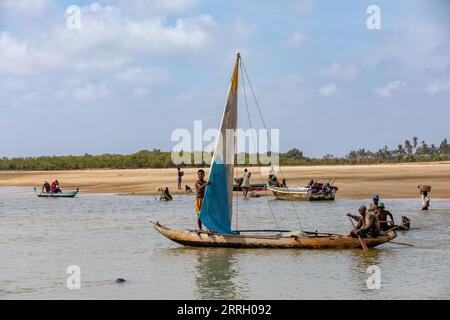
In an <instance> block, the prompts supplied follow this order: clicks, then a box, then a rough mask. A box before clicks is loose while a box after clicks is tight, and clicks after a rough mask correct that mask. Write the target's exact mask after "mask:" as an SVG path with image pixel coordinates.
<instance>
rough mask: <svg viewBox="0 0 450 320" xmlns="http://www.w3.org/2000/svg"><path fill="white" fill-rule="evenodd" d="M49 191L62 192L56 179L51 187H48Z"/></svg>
mask: <svg viewBox="0 0 450 320" xmlns="http://www.w3.org/2000/svg"><path fill="white" fill-rule="evenodd" d="M50 192H51V193H62V191H61V188H60V187H59V182H58V180H55V181H53V183H52V185H51V187H50Z"/></svg>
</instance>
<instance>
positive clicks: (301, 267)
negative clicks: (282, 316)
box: [0, 188, 450, 299]
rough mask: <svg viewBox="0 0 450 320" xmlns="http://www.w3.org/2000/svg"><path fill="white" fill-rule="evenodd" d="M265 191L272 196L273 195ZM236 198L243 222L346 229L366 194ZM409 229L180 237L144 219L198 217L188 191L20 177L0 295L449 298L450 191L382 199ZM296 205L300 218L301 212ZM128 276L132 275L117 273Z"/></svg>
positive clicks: (9, 199)
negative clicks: (44, 182) (376, 272)
mask: <svg viewBox="0 0 450 320" xmlns="http://www.w3.org/2000/svg"><path fill="white" fill-rule="evenodd" d="M269 199H271V198H270V197H269ZM269 199H267V198H265V197H262V198H254V199H250V200H248V201H244V200H243V199H240V200H239V202H238V207H239V228H241V229H243V228H255V227H256V228H274V227H275V226H276V224H275V222H274V218H273V217H272V214H271V210H270V208H272V211H273V212H274V216H275V218H276V219H277V222H278V224H279V226H280V227H281V228H299V221H300V222H301V223H302V225H303V228H304V229H305V230H316V229H318V230H320V231H327V232H348V231H349V230H350V227H351V226H350V223H349V221H348V220H347V218H346V217H345V213H346V212H349V211H352V212H355V211H356V209H357V208H358V207H359V206H360V205H361V204H368V202H369V201H368V200H367V201H360V200H358V201H353V200H337V201H336V202H333V203H309V202H304V203H303V202H297V203H294V204H293V203H291V202H283V201H276V200H269ZM385 203H386V205H387V206H388V209H390V210H391V212H393V213H394V215H395V217H396V218H397V220H398V221H399V220H400V216H402V215H406V216H408V217H409V218H410V219H411V222H412V230H411V231H409V232H407V233H402V232H399V237H398V238H397V239H396V241H400V242H407V243H410V244H414V245H415V247H405V246H400V245H395V244H385V245H382V246H380V247H378V248H377V249H373V250H370V252H369V253H368V254H363V252H362V250H360V249H358V250H344V251H333V250H319V251H317V250H316V251H307V250H267V249H250V250H248V249H239V250H236V249H207V248H205V249H197V248H184V247H181V246H179V245H177V244H175V243H173V242H171V241H169V240H167V239H165V238H163V237H162V236H160V235H159V234H158V233H157V232H156V231H154V230H153V228H152V227H151V225H150V223H149V221H150V220H155V221H160V222H161V223H163V224H166V225H168V226H170V227H177V228H193V227H194V225H195V214H194V213H193V211H194V210H193V198H192V197H188V196H179V197H175V200H174V201H172V202H170V203H165V202H159V201H155V197H154V196H153V197H152V196H148V197H144V196H117V195H109V194H105V195H85V194H80V195H79V197H77V198H75V199H40V198H37V197H36V196H34V195H33V193H32V192H30V190H29V189H28V188H27V189H24V188H0V235H1V237H0V270H1V271H2V272H1V273H0V299H22V298H31V299H55V298H60V299H219V298H224V299H310V298H313V299H316V298H317V299H327V298H333V299H379V298H386V299H402V298H412V299H423V298H431V299H448V298H450V271H449V270H450V266H449V262H450V241H449V239H450V201H447V200H436V199H432V202H431V204H432V207H431V210H430V211H429V212H421V211H420V210H418V209H417V208H418V207H419V206H420V200H419V199H411V200H386V201H385ZM297 215H298V219H297ZM69 265H78V266H80V268H81V289H80V290H69V289H67V287H66V279H67V277H68V276H69V275H68V274H66V269H67V267H68V266H69ZM370 265H377V266H379V267H380V268H381V289H379V290H370V289H368V288H367V286H366V280H367V278H368V276H369V274H367V273H366V270H367V267H368V266H370ZM117 278H124V279H126V280H127V281H126V282H125V283H121V284H118V283H115V280H116V279H117Z"/></svg>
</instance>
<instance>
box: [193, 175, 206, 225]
mask: <svg viewBox="0 0 450 320" xmlns="http://www.w3.org/2000/svg"><path fill="white" fill-rule="evenodd" d="M197 176H198V180H197V182H195V193H196V197H195V211H196V212H197V225H198V229H199V230H202V222H201V221H200V211H201V210H202V205H203V198H204V197H205V189H206V186H207V185H208V181H206V180H205V171H204V170H203V169H200V170H198V171H197Z"/></svg>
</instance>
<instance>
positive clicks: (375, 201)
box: [369, 194, 380, 212]
mask: <svg viewBox="0 0 450 320" xmlns="http://www.w3.org/2000/svg"><path fill="white" fill-rule="evenodd" d="M379 201H380V196H379V195H377V194H376V195H374V196H373V197H372V203H371V204H370V209H369V210H370V211H373V212H375V211H377V209H378V202H379Z"/></svg>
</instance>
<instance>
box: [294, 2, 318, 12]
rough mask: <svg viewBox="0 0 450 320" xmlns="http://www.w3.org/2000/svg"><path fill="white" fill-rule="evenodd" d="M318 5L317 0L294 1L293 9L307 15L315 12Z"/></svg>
mask: <svg viewBox="0 0 450 320" xmlns="http://www.w3.org/2000/svg"><path fill="white" fill-rule="evenodd" d="M315 5H316V0H295V1H293V3H292V5H291V8H292V10H293V11H294V12H296V13H298V14H301V15H306V14H309V13H311V12H312V11H313V9H314V7H315Z"/></svg>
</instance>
